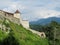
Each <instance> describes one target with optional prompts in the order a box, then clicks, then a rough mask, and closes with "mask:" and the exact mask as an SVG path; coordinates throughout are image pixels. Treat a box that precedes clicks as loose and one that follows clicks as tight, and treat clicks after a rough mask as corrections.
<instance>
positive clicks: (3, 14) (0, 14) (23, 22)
mask: <svg viewBox="0 0 60 45" xmlns="http://www.w3.org/2000/svg"><path fill="white" fill-rule="evenodd" d="M3 17H5V18H7V19H9V20H10V21H12V22H14V23H16V24H18V25H20V24H21V25H22V26H23V27H24V28H29V21H28V20H23V19H22V17H21V13H20V12H19V10H16V11H15V13H9V12H6V11H3V10H0V19H3Z"/></svg>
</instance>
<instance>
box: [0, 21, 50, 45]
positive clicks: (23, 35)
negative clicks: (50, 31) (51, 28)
mask: <svg viewBox="0 0 60 45" xmlns="http://www.w3.org/2000/svg"><path fill="white" fill-rule="evenodd" d="M0 24H3V25H5V26H6V30H3V29H4V28H2V29H1V28H0V45H49V44H48V40H47V39H46V38H41V37H39V36H38V35H36V34H33V33H32V32H30V31H29V30H27V29H25V28H23V27H22V26H21V25H17V24H15V23H13V22H10V21H9V20H4V21H0ZM8 27H9V31H8V30H7V28H8Z"/></svg>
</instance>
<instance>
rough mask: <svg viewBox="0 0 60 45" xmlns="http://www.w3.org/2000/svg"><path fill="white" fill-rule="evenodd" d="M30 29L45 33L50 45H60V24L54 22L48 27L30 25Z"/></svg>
mask: <svg viewBox="0 0 60 45" xmlns="http://www.w3.org/2000/svg"><path fill="white" fill-rule="evenodd" d="M30 28H32V29H34V30H37V31H39V32H41V31H42V32H45V34H46V37H47V39H48V40H49V45H60V23H58V22H55V21H52V22H51V23H49V24H47V25H35V24H34V25H30Z"/></svg>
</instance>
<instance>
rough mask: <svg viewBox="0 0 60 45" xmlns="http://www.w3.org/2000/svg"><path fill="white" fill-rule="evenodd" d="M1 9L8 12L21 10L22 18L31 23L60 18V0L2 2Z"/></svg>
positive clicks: (10, 0)
mask: <svg viewBox="0 0 60 45" xmlns="http://www.w3.org/2000/svg"><path fill="white" fill-rule="evenodd" d="M56 7H58V8H56ZM0 9H3V10H4V11H8V12H14V11H15V10H16V9H19V10H20V11H21V13H22V17H23V18H24V19H28V20H29V21H31V20H37V19H41V18H48V17H52V16H54V17H60V13H59V12H60V11H59V9H60V0H0Z"/></svg>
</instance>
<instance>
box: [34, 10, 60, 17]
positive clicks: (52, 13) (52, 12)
mask: <svg viewBox="0 0 60 45" xmlns="http://www.w3.org/2000/svg"><path fill="white" fill-rule="evenodd" d="M34 13H35V16H37V17H38V18H49V17H60V12H58V11H55V10H48V9H40V10H37V11H35V12H34Z"/></svg>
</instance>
